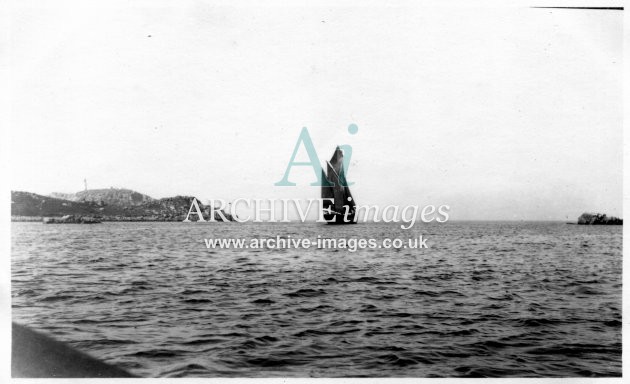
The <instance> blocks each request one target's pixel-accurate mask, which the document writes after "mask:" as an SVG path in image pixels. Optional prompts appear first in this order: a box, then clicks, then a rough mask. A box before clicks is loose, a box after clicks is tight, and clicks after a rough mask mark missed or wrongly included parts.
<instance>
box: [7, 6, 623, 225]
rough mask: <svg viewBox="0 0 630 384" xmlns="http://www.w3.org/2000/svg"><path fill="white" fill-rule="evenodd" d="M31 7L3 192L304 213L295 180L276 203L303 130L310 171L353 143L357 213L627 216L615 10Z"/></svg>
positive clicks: (24, 24) (309, 192)
mask: <svg viewBox="0 0 630 384" xmlns="http://www.w3.org/2000/svg"><path fill="white" fill-rule="evenodd" d="M104 3H105V2H104ZM37 4H38V6H37V7H30V6H28V5H19V8H16V10H15V13H14V14H13V16H12V23H13V24H12V27H11V31H12V32H11V45H10V47H9V57H10V59H11V65H12V68H13V73H12V77H11V79H12V86H11V90H12V118H11V126H10V130H11V135H12V142H11V145H12V155H11V159H12V165H11V167H12V170H13V175H12V189H14V190H26V191H31V192H36V193H40V194H48V193H50V192H53V191H57V192H76V191H79V190H82V189H83V179H84V178H87V180H88V186H89V187H90V188H108V187H111V186H113V187H125V188H130V189H133V190H137V191H139V192H142V193H146V194H148V195H150V196H152V197H156V198H161V197H167V196H173V195H178V194H179V195H184V194H185V195H195V196H197V197H199V198H201V199H203V200H206V199H210V198H222V199H227V200H234V199H236V198H265V199H268V198H298V199H307V198H317V197H319V194H320V190H319V188H318V187H311V186H309V183H311V182H312V181H313V172H312V170H310V169H307V168H304V167H296V168H294V169H293V170H292V172H291V177H290V180H291V181H293V182H295V183H297V184H298V185H297V186H296V187H276V186H274V183H275V182H277V181H279V180H280V179H281V178H282V176H283V174H284V172H285V169H286V167H287V163H288V161H289V158H290V156H291V153H292V151H293V148H294V146H295V144H296V141H297V138H298V135H299V133H300V130H301V129H302V127H308V130H309V132H310V135H311V137H312V139H313V142H314V145H315V147H316V150H317V153H318V155H319V157H320V160H321V161H322V162H323V161H324V160H325V159H328V158H330V156H332V154H333V151H334V149H335V146H336V145H340V144H348V145H351V146H352V148H353V156H352V162H351V165H350V169H349V170H348V175H347V176H348V179H349V181H352V182H354V183H355V185H353V186H352V193H353V195H354V196H355V198H356V199H357V202H358V203H359V204H369V205H389V204H397V205H408V204H415V205H426V204H435V205H441V204H447V205H450V206H451V219H514V220H521V219H525V220H528V219H530V220H536V219H554V220H565V219H570V220H575V219H576V218H577V216H578V215H579V214H580V213H582V212H584V211H597V212H605V213H608V214H613V215H619V216H620V215H622V157H623V156H622V115H623V109H622V83H621V78H622V76H621V75H622V37H623V36H622V35H623V27H622V20H623V16H622V12H619V11H588V10H582V11H578V10H549V9H531V8H526V7H506V8H488V7H485V8H465V7H460V8H449V7H442V8H439V7H438V8H401V7H389V8H375V7H334V8H330V7H307V8H299V7H298V8H279V7H272V8H248V7H236V8H229V7H228V8H226V7H213V6H210V5H208V4H207V3H206V4H204V2H200V1H199V2H198V1H180V2H173V5H172V6H163V5H155V6H148V5H145V6H142V7H141V6H137V7H130V6H129V5H128V4H129V3H127V2H111V3H105V4H107V5H104V6H101V7H98V8H95V7H91V8H89V7H82V6H79V5H77V4H73V5H72V6H68V7H64V6H60V5H55V6H53V5H46V3H45V2H42V3H37ZM145 4H150V3H145ZM161 4H164V3H161ZM351 123H354V124H356V125H357V126H358V127H359V130H358V133H357V134H355V135H350V134H349V133H348V130H347V127H348V125H349V124H351ZM304 158H306V154H305V152H304V151H300V159H304Z"/></svg>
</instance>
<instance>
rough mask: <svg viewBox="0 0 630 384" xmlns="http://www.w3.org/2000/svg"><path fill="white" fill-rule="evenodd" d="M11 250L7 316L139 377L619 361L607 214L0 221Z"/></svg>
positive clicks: (560, 372)
mask: <svg viewBox="0 0 630 384" xmlns="http://www.w3.org/2000/svg"><path fill="white" fill-rule="evenodd" d="M420 235H422V236H423V237H424V238H426V239H427V245H428V248H427V249H378V248H377V249H359V250H357V251H356V252H349V251H348V250H346V249H317V248H310V249H208V248H207V247H206V244H205V243H204V239H207V238H245V239H252V238H271V237H273V238H275V237H276V236H285V237H287V238H288V237H289V236H291V237H294V238H316V237H317V236H320V237H329V238H359V239H360V238H375V239H379V241H380V240H382V239H385V238H401V239H408V238H413V237H419V236H420ZM11 265H12V270H11V276H12V286H11V290H12V307H13V319H14V321H16V322H18V323H21V324H24V325H28V326H31V327H32V328H34V329H36V330H39V331H42V332H44V333H46V334H48V335H51V336H53V337H54V338H56V339H58V340H62V341H65V342H67V343H69V344H70V345H71V346H73V347H75V348H77V349H79V350H81V351H84V352H87V353H89V354H91V355H92V356H95V357H97V358H99V359H102V360H104V361H106V362H108V363H112V364H115V365H118V366H120V367H122V368H125V369H127V370H129V371H130V372H132V373H134V374H137V375H140V376H151V377H233V376H245V377H269V376H291V377H309V376H313V377H339V376H344V377H347V376H352V377H360V376H395V377H454V376H458V377H459V376H464V377H470V376H503V377H505V376H518V377H531V376H534V377H540V376H548V377H560V376H562V377H566V376H620V375H621V306H622V304H621V272H622V227H620V226H619V227H612V226H611V227H606V226H576V225H566V224H564V223H557V222H553V223H550V222H448V223H444V224H435V223H434V224H420V225H416V226H414V227H413V228H412V229H410V230H406V231H405V230H402V229H400V227H399V226H398V225H396V224H357V225H351V226H327V225H324V224H316V223H310V224H309V223H300V224H290V223H275V224H265V223H245V224H238V223H146V222H141V223H103V224H99V225H42V224H41V223H13V224H12V255H11Z"/></svg>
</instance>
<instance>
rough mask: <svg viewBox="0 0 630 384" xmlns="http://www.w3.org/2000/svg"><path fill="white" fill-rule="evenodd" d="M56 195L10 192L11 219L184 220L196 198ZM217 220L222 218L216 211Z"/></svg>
mask: <svg viewBox="0 0 630 384" xmlns="http://www.w3.org/2000/svg"><path fill="white" fill-rule="evenodd" d="M53 195H54V196H43V195H38V194H36V193H31V192H22V191H11V220H12V221H41V220H42V218H44V217H61V216H66V215H76V216H84V217H94V218H96V219H99V220H101V221H183V220H184V219H185V218H186V215H187V214H188V210H189V209H190V206H191V203H192V201H193V199H194V198H195V197H194V196H174V197H166V198H163V199H154V198H152V197H150V196H147V195H144V194H141V193H138V192H135V191H132V190H128V189H114V188H112V189H109V190H103V189H97V190H87V191H82V192H78V193H76V194H60V193H55V194H53ZM59 196H64V197H68V198H70V199H62V198H59ZM197 201H198V202H199V208H200V209H201V210H202V212H203V214H204V217H205V218H206V219H208V217H209V214H210V206H208V205H204V204H202V203H201V201H200V200H199V199H197ZM224 215H225V217H226V218H227V219H228V220H233V218H232V216H231V215H230V214H229V213H227V212H224ZM215 219H216V220H218V221H221V220H222V219H221V217H220V215H219V214H218V213H217V212H215ZM191 220H192V221H197V220H198V217H197V215H196V214H194V215H192V214H191Z"/></svg>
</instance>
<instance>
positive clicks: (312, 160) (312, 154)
mask: <svg viewBox="0 0 630 384" xmlns="http://www.w3.org/2000/svg"><path fill="white" fill-rule="evenodd" d="M358 131H359V127H357V125H356V124H350V125H349V126H348V133H350V134H351V135H355V134H356V133H357V132H358ZM301 145H303V146H304V149H306V153H307V154H308V159H309V161H308V162H298V161H295V156H296V155H297V153H298V150H299V149H300V146H301ZM339 148H341V149H342V150H343V154H344V156H343V167H344V169H345V170H346V172H347V170H348V167H350V159H351V158H352V146H350V145H348V144H344V145H340V146H339ZM293 166H310V167H311V168H312V169H313V172H315V178H316V180H315V182H313V183H311V185H312V186H322V185H325V186H330V185H331V184H330V182H329V181H328V180H326V179H322V166H321V163H320V162H319V157H318V156H317V151H315V147H314V146H313V141H312V140H311V135H309V133H308V128H306V127H304V128H302V131H301V132H300V136H299V137H298V140H297V143H296V144H295V149H294V150H293V154H292V155H291V159H289V164H288V165H287V170H286V171H285V172H284V177H283V178H282V180H280V181H278V182H277V183H275V184H274V185H276V186H279V187H292V186H295V185H296V184H295V183H292V182H290V181H289V173H290V172H291V167H293ZM352 184H354V183H351V182H348V181H346V186H350V185H352Z"/></svg>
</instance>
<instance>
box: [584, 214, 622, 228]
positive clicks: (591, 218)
mask: <svg viewBox="0 0 630 384" xmlns="http://www.w3.org/2000/svg"><path fill="white" fill-rule="evenodd" d="M577 224H578V225H623V219H620V218H618V217H614V216H606V215H605V214H602V213H583V214H582V215H580V217H578V221H577Z"/></svg>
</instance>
